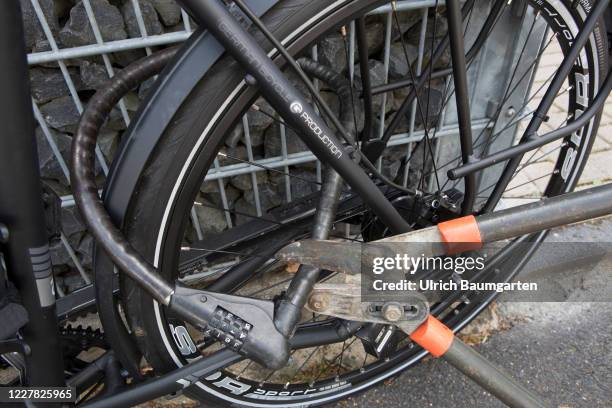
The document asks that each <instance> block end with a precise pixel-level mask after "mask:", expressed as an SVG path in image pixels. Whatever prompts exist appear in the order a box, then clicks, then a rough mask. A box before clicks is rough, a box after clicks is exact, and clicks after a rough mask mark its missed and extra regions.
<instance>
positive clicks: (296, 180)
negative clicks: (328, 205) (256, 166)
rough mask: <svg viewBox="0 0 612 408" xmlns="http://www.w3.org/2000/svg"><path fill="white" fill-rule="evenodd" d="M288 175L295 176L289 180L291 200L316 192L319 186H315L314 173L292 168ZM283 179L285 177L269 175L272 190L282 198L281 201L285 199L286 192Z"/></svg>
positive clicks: (315, 177)
mask: <svg viewBox="0 0 612 408" xmlns="http://www.w3.org/2000/svg"><path fill="white" fill-rule="evenodd" d="M289 174H290V175H292V176H297V177H291V178H290V180H291V183H290V185H291V198H292V199H293V200H295V199H298V198H301V197H304V196H307V195H309V194H312V193H314V192H315V191H317V190H318V187H319V185H318V184H317V174H316V172H315V171H313V170H310V169H304V168H292V169H289ZM285 177H286V176H285V175H283V174H279V173H272V174H271V175H270V181H271V183H272V185H273V186H274V189H275V190H277V191H278V194H279V195H280V196H281V197H283V200H284V199H285V197H286V191H287V190H286V187H285Z"/></svg>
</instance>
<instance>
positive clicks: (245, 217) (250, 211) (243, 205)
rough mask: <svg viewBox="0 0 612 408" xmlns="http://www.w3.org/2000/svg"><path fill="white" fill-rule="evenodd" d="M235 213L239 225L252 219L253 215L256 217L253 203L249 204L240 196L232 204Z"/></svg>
mask: <svg viewBox="0 0 612 408" xmlns="http://www.w3.org/2000/svg"><path fill="white" fill-rule="evenodd" d="M234 208H235V210H236V211H237V213H235V220H236V224H237V225H240V224H243V223H245V222H249V221H252V220H253V219H254V217H257V209H256V208H255V206H254V205H253V204H249V202H248V201H246V200H245V199H244V198H240V199H239V200H238V201H236V204H235V206H234Z"/></svg>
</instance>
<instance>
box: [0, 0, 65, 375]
mask: <svg viewBox="0 0 612 408" xmlns="http://www.w3.org/2000/svg"><path fill="white" fill-rule="evenodd" d="M0 50H1V51H2V56H3V57H2V59H1V60H0V73H2V75H0V89H1V90H2V98H0V123H2V126H3V127H2V131H1V132H0V221H2V222H3V223H4V224H6V225H7V227H8V229H9V240H8V243H7V244H6V245H5V246H3V248H2V251H3V253H4V254H5V255H6V264H7V268H8V273H9V276H10V278H11V280H12V281H13V282H14V283H15V285H16V286H17V288H18V289H19V291H20V295H21V298H22V302H23V305H24V306H25V308H26V310H27V311H28V315H29V323H28V324H27V325H26V326H25V327H24V329H23V330H22V334H23V337H24V340H25V341H26V343H27V344H28V345H29V346H30V349H31V350H32V352H31V355H30V356H28V357H27V358H26V381H27V385H29V386H62V385H64V363H63V359H62V350H61V347H60V342H59V335H58V323H57V319H56V316H55V314H56V313H55V294H54V291H53V288H54V286H53V285H54V283H53V275H52V274H51V263H50V257H49V245H48V241H47V232H46V230H45V219H44V213H43V206H42V201H41V188H40V175H39V170H38V159H37V157H38V156H37V153H36V140H35V138H34V118H33V115H32V102H31V100H30V90H29V86H28V76H27V75H28V67H27V64H26V58H25V44H24V36H23V29H22V27H21V15H20V10H19V2H18V1H17V0H13V1H8V2H4V3H3V4H2V7H0Z"/></svg>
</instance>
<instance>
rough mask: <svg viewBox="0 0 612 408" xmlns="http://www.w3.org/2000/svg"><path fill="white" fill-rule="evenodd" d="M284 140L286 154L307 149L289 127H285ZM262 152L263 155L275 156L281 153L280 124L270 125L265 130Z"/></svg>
mask: <svg viewBox="0 0 612 408" xmlns="http://www.w3.org/2000/svg"><path fill="white" fill-rule="evenodd" d="M285 141H286V143H287V144H286V146H287V154H291V153H298V152H303V151H308V150H309V149H308V147H306V145H305V144H304V142H302V140H301V139H300V138H299V136H298V135H297V134H296V133H295V132H294V131H293V130H292V129H290V128H289V127H285ZM264 152H265V157H276V156H281V155H282V139H281V131H280V126H270V127H269V128H268V130H267V131H266V132H265V141H264Z"/></svg>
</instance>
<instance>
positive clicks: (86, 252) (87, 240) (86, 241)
mask: <svg viewBox="0 0 612 408" xmlns="http://www.w3.org/2000/svg"><path fill="white" fill-rule="evenodd" d="M93 247H94V240H93V237H92V236H91V235H90V234H88V233H85V234H83V237H82V238H81V240H80V242H79V245H78V247H77V248H76V250H77V252H78V254H79V258H80V260H81V264H82V265H83V266H84V267H85V268H90V267H91V265H92V255H93Z"/></svg>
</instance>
